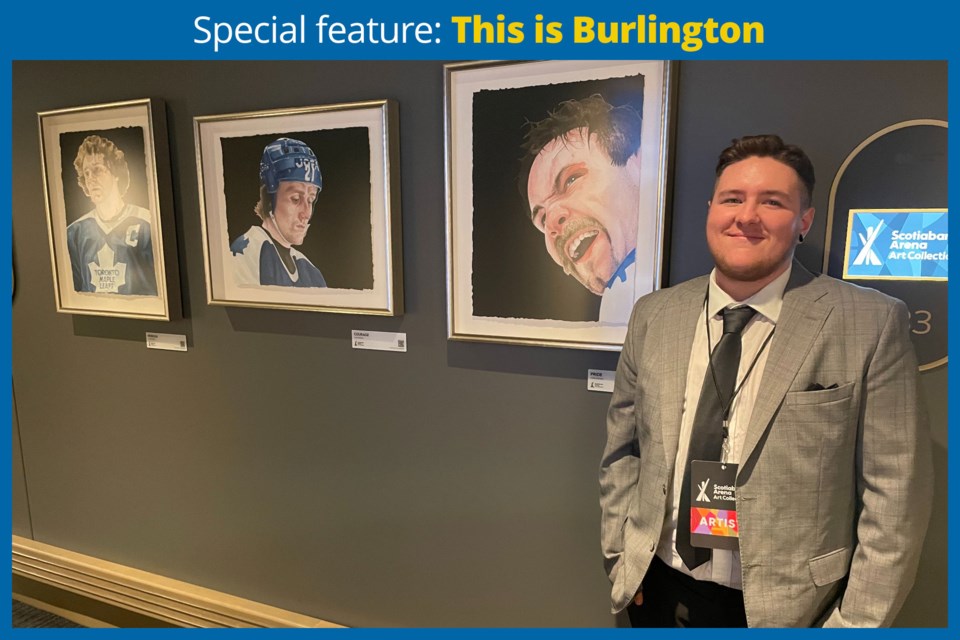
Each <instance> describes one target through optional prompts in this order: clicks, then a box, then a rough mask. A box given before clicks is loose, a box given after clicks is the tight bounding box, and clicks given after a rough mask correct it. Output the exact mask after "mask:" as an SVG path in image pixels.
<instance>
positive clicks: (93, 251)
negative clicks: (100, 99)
mask: <svg viewBox="0 0 960 640" xmlns="http://www.w3.org/2000/svg"><path fill="white" fill-rule="evenodd" d="M37 117H38V121H39V125H40V151H41V158H42V163H43V182H44V194H45V199H46V209H47V227H48V231H49V238H50V259H51V265H52V268H53V287H54V293H55V297H56V305H57V311H59V312H61V313H75V314H86V315H101V316H116V317H127V318H139V319H148V320H170V319H171V317H176V316H178V315H179V313H180V293H179V292H180V289H179V276H178V270H177V252H176V236H175V233H174V229H173V205H172V192H171V187H170V157H169V150H168V147H167V129H166V118H165V113H164V106H163V103H162V102H161V101H160V100H157V99H143V100H131V101H126V102H115V103H110V104H98V105H91V106H84V107H74V108H69V109H58V110H55V111H44V112H41V113H39V114H37Z"/></svg>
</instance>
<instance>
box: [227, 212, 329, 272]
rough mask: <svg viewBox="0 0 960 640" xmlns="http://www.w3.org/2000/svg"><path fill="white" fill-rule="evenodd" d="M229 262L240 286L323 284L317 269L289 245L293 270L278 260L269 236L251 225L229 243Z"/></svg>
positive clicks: (262, 229) (258, 227)
mask: <svg viewBox="0 0 960 640" xmlns="http://www.w3.org/2000/svg"><path fill="white" fill-rule="evenodd" d="M230 252H231V254H232V255H233V257H232V259H231V262H232V264H233V271H234V274H235V276H236V281H237V284H238V285H240V286H256V285H273V286H279V287H326V286H327V281H326V280H324V278H323V274H322V273H320V270H319V269H317V268H316V267H315V266H313V263H312V262H310V260H309V258H307V256H305V255H303V254H302V253H300V252H299V251H297V250H296V249H294V248H293V247H290V256H291V257H292V258H293V264H294V272H293V273H290V272H289V271H287V268H286V267H285V266H284V265H283V262H282V261H281V260H280V254H279V253H277V247H276V245H274V242H273V238H271V237H270V234H269V233H267V232H266V230H265V229H264V228H263V227H260V226H256V225H255V226H252V227H250V229H249V230H248V231H247V232H246V233H245V234H243V235H242V236H240V237H239V238H237V239H236V240H234V241H233V243H232V244H231V245H230Z"/></svg>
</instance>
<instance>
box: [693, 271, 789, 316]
mask: <svg viewBox="0 0 960 640" xmlns="http://www.w3.org/2000/svg"><path fill="white" fill-rule="evenodd" d="M791 271H793V263H791V264H790V265H788V266H787V269H786V271H784V272H783V273H781V274H780V275H779V276H777V278H776V279H775V280H773V281H772V282H770V283H769V284H768V285H767V286H765V287H764V288H763V289H760V291H757V292H756V293H755V294H753V295H752V296H750V297H749V298H747V299H746V300H734V299H733V298H731V297H730V295H729V294H728V293H727V292H726V291H724V290H723V289H721V288H720V285H718V284H717V269H716V268H714V269H713V271H711V272H710V294H709V300H708V307H707V317H708V318H712V317H714V316H715V315H717V314H718V313H720V311H721V310H723V309H725V308H726V307H734V306H736V307H740V306H744V305H749V306H751V307H753V308H754V309H756V310H757V313H759V314H761V315H762V316H763V317H765V318H767V319H768V320H770V321H771V322H773V323H774V324H776V323H777V320H778V319H779V318H780V309H781V308H782V307H783V292H784V291H785V290H786V288H787V281H788V280H790V272H791Z"/></svg>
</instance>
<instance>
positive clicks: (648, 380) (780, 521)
mask: <svg viewBox="0 0 960 640" xmlns="http://www.w3.org/2000/svg"><path fill="white" fill-rule="evenodd" d="M706 287H707V277H706V276H705V277H701V278H697V279H695V280H691V281H689V282H686V283H684V284H681V285H678V286H675V287H671V288H669V289H664V290H661V291H657V292H654V293H652V294H650V295H648V296H645V297H643V298H641V299H640V300H639V301H638V302H637V304H636V306H635V307H634V310H633V314H632V316H631V319H630V324H629V328H628V331H627V336H626V340H625V342H624V345H623V352H622V354H621V357H620V363H619V366H618V368H617V378H616V386H615V389H614V393H613V397H612V399H611V403H610V409H609V412H608V415H607V445H606V449H605V450H604V454H603V460H602V462H601V468H600V505H601V510H602V525H601V538H602V547H603V553H604V559H605V566H606V570H607V574H608V576H609V578H610V581H611V582H612V584H613V589H612V603H613V610H614V611H615V612H616V611H619V610H621V609H623V608H624V607H626V606H627V605H628V604H629V603H630V601H631V599H632V597H633V595H634V593H636V591H637V589H638V588H639V587H640V584H641V582H642V580H643V577H644V575H645V574H646V571H647V568H648V567H649V565H650V561H651V559H652V557H653V554H654V550H655V549H656V546H657V544H658V541H659V538H660V533H661V529H662V528H663V522H664V516H665V513H666V508H667V505H666V504H665V502H666V492H667V483H668V482H671V479H672V477H673V475H672V474H673V467H674V463H675V458H676V455H677V446H678V439H679V434H680V419H681V411H682V407H683V396H684V387H685V384H686V376H687V367H688V363H689V360H690V350H691V346H692V343H693V337H694V331H695V328H696V323H697V322H698V320H699V319H700V317H701V311H702V306H703V296H704V292H705V290H706ZM908 331H909V325H908V314H907V310H906V307H905V305H904V304H903V303H902V302H900V301H899V300H895V299H893V298H890V297H888V296H885V295H883V294H882V293H879V292H877V291H874V290H872V289H864V288H861V287H857V286H854V285H851V284H848V283H845V282H841V281H838V280H835V279H833V278H829V277H827V276H813V275H812V274H810V273H809V272H808V271H806V270H805V269H804V268H803V267H802V266H800V264H799V263H797V262H794V265H793V271H792V274H791V276H790V281H789V283H788V284H787V288H786V291H785V292H784V296H783V308H782V311H781V314H780V319H779V322H778V324H777V330H776V333H775V334H774V337H773V340H772V341H771V343H770V346H769V347H768V348H769V349H770V353H769V356H768V358H767V361H766V366H765V368H764V372H763V378H762V384H761V389H760V392H759V395H758V397H757V400H756V404H755V405H754V409H753V413H752V416H751V420H750V423H749V425H748V427H747V433H746V436H745V438H746V439H745V442H744V445H743V451H742V455H741V459H740V468H739V472H738V475H737V482H736V484H737V515H738V520H739V526H740V558H741V565H742V572H743V576H742V577H743V597H744V604H745V607H746V614H747V622H748V624H749V626H751V627H767V626H774V627H794V626H816V625H825V626H886V625H889V624H890V623H891V622H892V620H893V618H894V616H895V615H896V614H897V612H898V611H899V609H900V607H901V605H902V604H903V600H904V598H905V597H906V595H907V593H908V591H909V590H910V587H911V586H912V584H913V580H914V577H915V575H916V569H917V562H918V559H919V554H920V548H921V546H922V543H923V537H924V534H925V532H926V527H927V521H928V519H929V515H930V507H931V499H932V465H931V453H930V439H929V432H928V427H927V421H926V413H925V411H924V408H923V406H922V403H921V402H920V398H919V389H918V374H917V362H916V356H915V353H914V350H913V346H912V344H911V342H910V336H909V333H908ZM814 383H818V384H820V385H822V386H823V387H830V386H831V385H833V384H836V385H838V386H837V387H836V388H829V389H822V390H817V391H808V390H807V389H809V388H810V386H811V385H812V384H814Z"/></svg>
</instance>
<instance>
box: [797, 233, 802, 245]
mask: <svg viewBox="0 0 960 640" xmlns="http://www.w3.org/2000/svg"><path fill="white" fill-rule="evenodd" d="M798 242H799V244H803V234H802V233H801V234H800V239H799V240H798Z"/></svg>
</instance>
